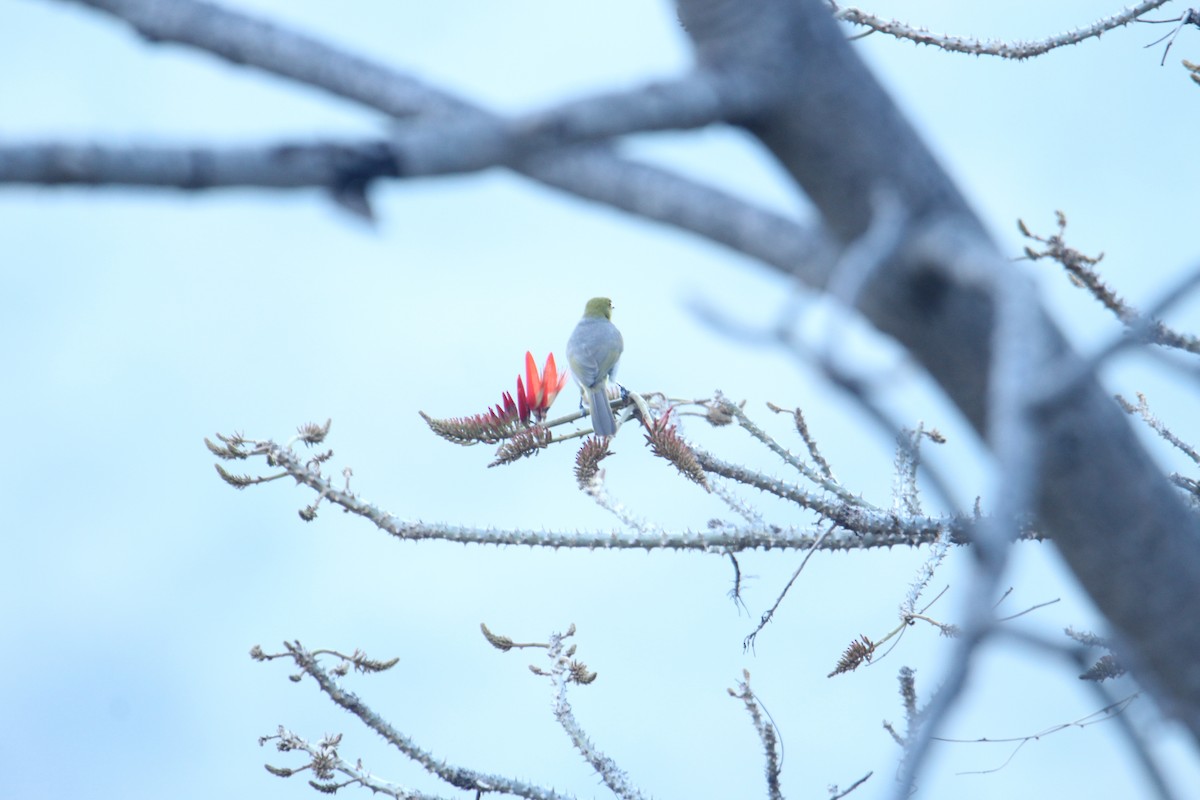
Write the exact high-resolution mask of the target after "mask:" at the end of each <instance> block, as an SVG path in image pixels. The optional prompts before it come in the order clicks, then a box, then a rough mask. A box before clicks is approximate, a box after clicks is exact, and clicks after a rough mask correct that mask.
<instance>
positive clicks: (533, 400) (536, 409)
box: [517, 350, 567, 422]
mask: <svg viewBox="0 0 1200 800" xmlns="http://www.w3.org/2000/svg"><path fill="white" fill-rule="evenodd" d="M566 383H567V373H565V372H564V373H563V374H562V375H559V374H558V367H557V366H556V365H555V363H554V353H551V354H550V355H548V356H546V366H545V367H544V368H543V369H542V374H541V375H539V374H538V368H537V362H535V361H534V360H533V353H530V352H529V351H528V350H526V351H525V385H524V387H522V386H521V378H520V377H518V378H517V395H518V400H517V402H518V405H522V403H521V397H522V396H523V397H524V401H525V402H524V404H523V405H524V406H526V407H527V408H528V412H525V413H522V415H521V419H522V421H527V420H528V418H529V417H528V414H532V415H533V417H534V419H536V420H537V421H538V422H541V421H542V420H544V419H545V418H546V414H548V413H549V411H550V406H551V405H552V404H553V403H554V398H556V397H558V393H559V392H561V391H562V389H563V386H565V385H566ZM522 388H523V389H524V391H522Z"/></svg>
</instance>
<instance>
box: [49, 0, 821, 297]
mask: <svg viewBox="0 0 1200 800" xmlns="http://www.w3.org/2000/svg"><path fill="white" fill-rule="evenodd" d="M65 1H66V2H74V3H79V4H81V5H86V6H89V7H91V8H94V9H97V10H99V11H104V12H106V13H108V14H111V15H113V16H116V17H118V18H119V19H122V20H124V21H125V22H127V23H129V24H130V25H131V26H132V27H133V28H134V30H136V31H137V32H138V33H139V34H141V35H142V36H143V37H145V38H146V39H148V40H149V41H152V42H174V43H177V44H182V45H186V46H190V47H194V48H197V49H199V50H203V51H206V52H208V53H211V54H213V55H216V56H219V57H221V58H223V59H225V60H227V61H230V62H232V63H235V64H239V65H243V66H249V67H254V68H257V69H260V70H263V71H265V72H268V73H270V74H273V75H277V76H279V77H283V78H288V79H289V80H293V81H296V82H298V83H300V84H303V85H305V86H309V87H313V88H317V89H321V90H323V91H325V92H328V93H330V94H332V95H334V96H337V97H340V98H343V99H346V100H351V101H353V102H355V103H359V104H361V105H363V106H366V107H368V108H372V109H375V110H377V111H381V112H383V113H384V114H387V115H389V116H390V117H393V118H397V119H400V120H403V121H404V122H402V129H401V130H399V131H397V132H396V143H395V144H394V146H395V147H397V148H398V150H397V152H398V154H399V156H400V157H399V158H398V160H397V171H398V172H400V173H401V174H417V173H419V172H420V170H421V169H425V170H430V171H432V172H436V171H437V169H439V168H440V169H444V170H449V169H451V167H452V165H453V163H454V162H441V163H440V164H438V163H434V162H433V161H427V162H422V161H421V159H419V158H417V157H416V152H417V151H416V147H417V142H416V140H417V139H420V140H421V141H425V142H427V141H428V137H426V136H424V135H423V134H421V133H419V132H416V133H414V131H419V130H420V129H419V128H418V127H417V126H416V123H415V122H414V118H416V117H418V116H419V117H420V124H421V125H429V126H431V128H430V129H431V130H439V131H443V132H444V131H445V130H447V128H446V127H442V126H448V127H449V128H451V129H454V130H457V131H458V135H459V136H462V135H464V133H465V132H467V131H471V132H472V133H473V135H474V136H476V141H474V142H473V143H472V145H473V146H474V147H477V148H483V149H485V150H487V154H486V156H484V157H480V156H476V155H475V154H474V151H469V152H468V153H466V154H463V153H461V152H460V153H459V154H458V155H457V156H456V158H458V159H460V163H466V162H470V163H471V164H472V167H471V168H473V169H482V168H484V167H486V166H491V165H493V164H496V163H505V160H506V156H508V155H511V154H510V153H509V151H508V150H507V149H506V145H505V139H506V137H507V136H508V135H509V133H506V128H505V124H504V122H503V121H502V120H501V118H499V117H497V116H496V115H494V114H492V113H490V112H488V111H487V110H485V109H483V108H480V107H478V106H476V105H473V104H471V103H469V102H467V101H465V100H463V99H461V98H458V97H455V96H453V95H451V94H449V93H448V92H443V91H440V90H438V89H435V88H433V87H430V86H428V85H426V84H424V83H422V82H421V81H419V80H416V79H415V78H413V77H411V76H409V75H406V74H404V73H402V72H399V71H397V70H393V69H390V68H388V67H385V66H383V65H380V64H377V63H375V62H372V61H369V60H367V59H364V58H361V57H359V56H356V55H354V54H353V53H349V52H346V51H343V50H340V49H338V48H335V47H332V46H330V45H327V44H325V43H324V42H321V41H319V40H317V39H315V38H313V37H310V36H306V35H304V34H301V33H297V32H294V31H290V30H287V29H286V28H283V27H280V26H278V25H273V24H271V23H269V22H266V21H263V20H260V19H256V18H254V17H251V16H249V15H246V14H242V13H240V12H237V11H233V10H230V9H226V8H222V7H220V6H217V5H214V4H212V3H208V2H203V0H172V1H171V2H169V3H163V2H158V1H157V0H65ZM714 81H715V82H714ZM722 81H723V82H722ZM747 85H748V84H747V83H746V82H745V81H744V80H741V79H733V78H729V77H720V78H714V77H713V76H712V75H710V74H707V73H702V74H699V75H697V76H694V77H693V78H690V79H689V78H685V79H681V80H680V81H677V82H668V83H663V84H653V85H651V86H648V87H645V88H644V89H642V90H640V95H641V98H642V99H641V100H640V101H637V100H631V99H629V98H628V97H623V96H622V95H609V96H602V97H599V98H593V99H592V100H591V101H581V102H579V103H571V104H568V105H566V106H564V107H563V108H562V109H560V110H559V111H558V112H555V111H550V112H543V113H541V114H537V115H532V116H530V117H529V118H526V119H525V120H524V121H523V122H521V121H518V123H517V127H516V128H515V129H514V130H518V131H519V130H520V129H521V126H524V130H525V133H526V134H527V135H529V136H533V137H537V136H543V137H545V136H549V137H552V138H554V139H555V141H556V142H557V143H559V144H562V143H564V142H569V141H588V140H591V139H594V138H598V137H602V136H612V135H615V134H617V133H622V132H628V131H631V130H636V129H639V128H638V127H637V126H639V125H640V126H646V127H650V128H652V129H662V128H666V127H681V126H687V125H700V124H705V122H706V121H712V119H713V118H714V117H715V115H716V113H717V110H718V106H719V105H720V104H721V103H729V104H730V109H731V110H732V111H734V112H736V113H744V112H745V109H744V107H743V106H742V105H740V104H742V103H748V102H751V99H752V98H757V97H758V93H757V92H751V91H748V90H747ZM665 87H674V88H673V89H670V90H669V91H670V92H671V93H673V96H674V107H673V110H672V111H671V114H670V115H667V114H665V110H666V109H665V108H664V107H663V106H662V104H661V103H656V102H655V101H656V99H658V100H661V99H662V97H663V96H664V95H663V92H664V91H666V89H665ZM714 92H715V94H714ZM634 94H635V95H637V94H639V93H638V92H635V93H634ZM731 98H733V99H731ZM616 108H620V109H621V110H622V114H623V116H621V117H617V116H615V115H614V114H613V111H614V109H616ZM635 112H636V113H635ZM629 115H633V116H629ZM406 136H407V137H411V138H410V140H409V142H408V145H409V147H410V151H409V153H408V157H407V158H404V157H403V156H404V144H403V143H404V139H405V137H406ZM555 137H556V138H555ZM436 152H444V151H432V152H431V151H426V152H425V155H424V157H425V158H429V159H432V158H433V156H434V155H435V154H436ZM510 166H511V167H512V169H514V170H515V171H517V172H519V173H521V174H524V175H525V176H527V177H529V178H532V179H533V180H536V181H539V182H541V183H543V184H546V185H548V186H552V187H554V188H556V189H561V190H563V191H565V192H568V193H570V194H572V195H574V196H576V197H582V198H585V199H588V200H593V201H596V202H599V203H603V204H605V205H609V206H612V207H614V208H618V209H620V210H622V211H626V212H629V213H632V214H636V215H638V216H642V217H646V218H649V219H653V220H657V221H659V222H663V223H666V224H668V225H671V226H674V227H676V228H679V229H682V230H686V231H689V232H691V233H694V234H697V235H699V236H702V237H704V238H707V239H709V240H711V241H714V242H717V243H719V244H722V245H725V246H727V247H729V248H731V249H733V250H735V251H737V252H739V253H742V254H745V255H748V256H750V257H752V258H756V259H759V260H761V261H763V262H764V263H766V264H769V265H772V266H774V267H776V268H778V269H780V270H782V271H784V272H787V273H795V274H797V275H799V276H800V277H801V278H802V279H803V280H805V281H808V282H810V283H816V282H817V278H818V276H819V272H820V269H821V267H820V265H821V264H824V263H825V262H827V261H829V260H830V253H831V251H832V244H831V242H830V240H829V239H828V238H827V237H826V235H825V233H824V232H823V231H821V230H820V229H818V228H815V227H812V226H806V225H803V224H800V223H797V222H796V221H794V220H791V219H789V218H787V217H784V216H782V215H780V214H776V213H774V212H771V211H768V210H766V209H763V208H759V207H756V206H754V205H752V204H750V203H749V202H747V201H745V200H743V199H741V198H738V197H735V196H734V195H731V194H729V193H727V192H723V191H721V190H718V189H715V188H713V187H710V186H706V185H704V184H702V183H699V182H696V181H693V180H690V179H688V178H684V177H682V176H680V175H677V174H674V173H671V172H669V171H667V170H663V169H661V168H658V167H654V166H651V165H649V164H645V163H639V162H637V161H632V160H629V159H625V158H621V157H618V156H616V155H615V154H614V153H613V152H612V151H611V150H610V149H608V148H607V147H605V146H601V145H592V146H577V147H571V148H566V149H564V150H561V151H559V152H555V153H550V154H540V155H536V156H531V157H529V158H526V159H524V160H518V161H517V162H516V163H513V164H510ZM406 170H407V171H409V172H408V173H406Z"/></svg>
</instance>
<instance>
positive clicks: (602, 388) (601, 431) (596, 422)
mask: <svg viewBox="0 0 1200 800" xmlns="http://www.w3.org/2000/svg"><path fill="white" fill-rule="evenodd" d="M606 383H607V382H606V381H601V382H600V385H599V386H597V387H595V388H593V389H590V390H589V398H588V399H589V402H588V405H590V406H591V412H592V429H593V430H595V431H596V435H597V436H612V435H613V434H614V433H616V432H617V420H616V417H614V416H613V412H612V406H610V405H609V404H608V389H607V387H606V385H605V384H606Z"/></svg>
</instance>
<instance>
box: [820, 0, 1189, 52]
mask: <svg viewBox="0 0 1200 800" xmlns="http://www.w3.org/2000/svg"><path fill="white" fill-rule="evenodd" d="M1170 1H1171V0H1143V2H1141V3H1138V4H1137V5H1136V6H1133V7H1132V8H1127V9H1125V10H1123V11H1121V12H1120V13H1119V14H1113V15H1112V16H1111V17H1105V18H1103V19H1099V20H1096V21H1095V22H1093V23H1092V24H1091V25H1088V26H1086V27H1083V28H1076V29H1075V30H1072V31H1067V32H1065V33H1060V34H1057V35H1055V36H1050V37H1048V38H1046V39H1042V40H1040V41H1036V42H1021V41H1014V42H1002V41H998V40H991V41H985V40H982V39H970V38H964V37H961V36H952V35H950V34H945V33H932V32H931V31H929V30H927V29H925V28H919V27H913V26H911V25H908V24H907V23H904V22H900V21H899V20H894V19H893V20H885V19H883V18H882V17H878V16H876V15H874V14H871V13H869V12H867V11H863V10H861V9H858V8H838V5H837V3H835V2H832V0H830V2H829V6H830V7H831V8H832V9H833V12H834V13H833V15H834V16H835V17H836V18H837V19H840V20H844V21H846V22H851V23H854V24H855V25H862V26H863V27H866V28H870V29H871V30H872V31H878V32H879V33H886V34H888V35H889V36H895V37H896V38H897V39H908V40H909V41H912V42H916V43H917V44H928V45H932V46H933V47H939V48H941V49H942V50H945V51H947V52H950V53H968V54H970V55H973V56H997V57H999V58H1011V59H1014V60H1017V61H1020V60H1023V59H1026V58H1033V57H1034V56H1040V55H1042V54H1043V53H1048V52H1050V51H1051V50H1054V49H1056V48H1059V47H1065V46H1066V45H1070V44H1079V43H1080V42H1083V41H1086V40H1087V39H1091V38H1093V37H1095V38H1097V39H1099V38H1100V36H1101V34H1104V33H1107V32H1108V31H1111V30H1114V29H1115V28H1119V27H1121V26H1123V25H1128V24H1129V23H1131V22H1135V21H1136V20H1137V18H1138V17H1140V16H1142V15H1143V14H1145V13H1147V12H1149V11H1153V10H1154V9H1156V8H1158V7H1159V6H1164V5H1166V4H1167V3H1169V2H1170Z"/></svg>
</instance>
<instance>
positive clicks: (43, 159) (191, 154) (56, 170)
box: [0, 141, 396, 189]
mask: <svg viewBox="0 0 1200 800" xmlns="http://www.w3.org/2000/svg"><path fill="white" fill-rule="evenodd" d="M394 175H396V164H395V160H394V159H393V157H392V152H391V149H390V147H389V146H388V143H387V142H384V141H363V142H338V143H335V142H316V143H311V142H305V143H300V142H297V143H277V144H270V145H262V146H242V147H223V148H217V147H164V146H158V145H145V146H127V147H113V146H104V145H75V144H65V143H64V144H29V145H8V146H3V147H0V182H3V183H31V184H42V185H56V184H85V185H98V186H99V185H104V186H122V185H124V186H161V187H174V188H178V189H212V188H217V187H230V186H259V187H266V188H279V189H294V188H299V187H306V186H315V187H321V188H331V187H332V188H337V187H339V186H343V185H346V184H354V183H357V184H362V183H365V182H366V181H368V180H371V179H374V178H378V177H385V176H394Z"/></svg>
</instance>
